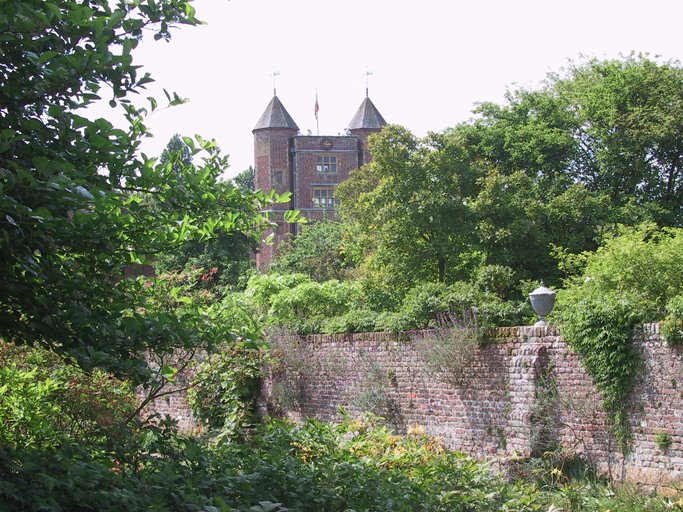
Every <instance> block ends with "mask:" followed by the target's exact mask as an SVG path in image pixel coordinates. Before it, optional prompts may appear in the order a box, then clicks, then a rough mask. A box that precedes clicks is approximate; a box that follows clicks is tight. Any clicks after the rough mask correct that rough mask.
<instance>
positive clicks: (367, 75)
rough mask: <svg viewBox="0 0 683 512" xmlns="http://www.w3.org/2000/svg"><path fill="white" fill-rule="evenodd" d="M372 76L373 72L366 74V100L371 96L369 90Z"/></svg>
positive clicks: (368, 71)
mask: <svg viewBox="0 0 683 512" xmlns="http://www.w3.org/2000/svg"><path fill="white" fill-rule="evenodd" d="M370 75H372V71H370V70H367V71H366V72H365V97H366V98H367V97H368V96H369V94H368V90H369V88H370Z"/></svg>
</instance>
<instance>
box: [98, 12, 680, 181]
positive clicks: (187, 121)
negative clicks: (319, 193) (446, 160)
mask: <svg viewBox="0 0 683 512" xmlns="http://www.w3.org/2000/svg"><path fill="white" fill-rule="evenodd" d="M193 5H194V6H195V8H196V10H197V15H198V17H199V18H200V19H202V20H204V21H206V22H207V25H205V26H200V27H182V28H181V29H179V30H176V31H175V32H174V35H173V39H172V41H171V42H170V43H165V42H163V41H158V42H154V41H153V40H152V38H151V37H150V38H149V41H146V42H145V43H143V44H142V45H141V46H140V47H138V49H137V50H135V51H134V63H136V64H140V65H142V66H143V69H144V70H145V71H148V72H150V73H151V74H152V77H153V78H154V79H155V80H156V83H155V84H152V85H151V86H150V87H148V93H152V94H153V95H154V96H156V97H157V98H158V99H159V103H160V104H161V103H162V98H163V93H162V92H161V88H162V87H163V88H166V89H167V90H169V91H175V92H177V93H178V94H179V95H180V96H182V97H185V98H189V99H190V101H189V103H187V104H185V105H182V106H178V107H173V108H170V109H167V110H164V111H160V112H157V113H155V114H154V115H153V116H151V117H150V118H149V120H148V124H149V126H150V127H151V129H152V131H153V133H154V138H151V139H148V140H146V141H145V143H144V144H143V151H144V152H145V153H147V154H148V155H149V156H155V155H158V154H160V153H161V151H162V150H163V148H164V147H165V145H166V143H167V142H168V140H169V139H170V137H171V136H172V135H173V134H174V133H176V132H178V133H180V134H182V135H194V134H196V133H199V134H200V135H202V136H203V137H205V138H215V139H216V140H217V141H218V144H219V146H220V147H221V149H222V150H223V152H224V153H227V154H229V155H230V170H229V172H228V175H229V176H232V175H234V174H237V173H238V172H240V171H242V170H244V169H246V168H247V167H248V166H249V165H252V164H253V145H252V133H251V130H252V129H253V127H254V125H255V124H256V122H257V121H258V119H259V117H260V115H261V113H262V112H263V110H264V109H265V107H266V105H267V104H268V102H269V101H270V99H271V97H272V94H273V77H272V73H273V71H279V73H280V75H279V76H278V77H277V79H276V80H277V93H278V97H279V98H280V99H281V100H282V102H283V104H284V105H285V107H286V108H287V110H288V111H289V113H290V114H291V115H292V117H293V118H294V120H295V121H296V122H297V124H298V125H299V128H300V130H301V132H302V133H303V134H306V133H307V130H308V129H310V130H311V131H312V132H313V133H315V132H316V127H315V117H314V113H313V108H314V104H315V91H316V89H317V91H318V100H319V104H320V113H319V117H320V133H321V135H322V134H326V135H336V134H337V133H340V134H343V133H344V129H345V128H346V126H347V124H348V122H349V121H350V120H351V118H352V117H353V114H354V113H355V111H356V109H357V108H358V106H359V105H360V103H361V101H362V100H363V97H364V95H365V73H366V71H367V70H370V71H372V72H373V75H372V76H370V97H371V99H372V100H373V102H374V103H375V105H376V106H377V108H378V109H379V111H380V112H381V113H382V115H383V116H384V118H385V119H386V120H387V121H388V122H390V123H397V124H401V125H404V126H406V127H407V128H408V129H410V130H411V131H412V132H413V133H415V134H416V135H418V136H423V135H425V134H426V133H427V131H440V130H443V129H444V128H447V127H450V126H453V125H455V124H456V123H458V122H461V121H465V120H467V119H469V118H470V117H471V110H472V108H473V107H474V104H475V103H476V102H480V101H489V100H490V101H496V102H501V101H503V95H504V94H505V91H506V88H508V87H513V86H514V84H518V85H525V86H535V85H537V84H538V83H539V82H540V81H542V80H543V79H544V78H545V75H546V73H547V72H549V71H558V70H559V69H560V68H561V67H562V66H563V65H565V64H566V63H567V61H568V59H577V58H578V57H579V56H580V54H584V55H588V56H595V57H599V58H603V57H615V56H617V55H618V54H619V53H623V54H628V53H630V52H631V51H635V52H647V53H650V55H651V56H655V55H661V56H662V58H663V59H665V60H670V59H672V60H683V38H682V37H681V22H682V21H683V2H681V1H679V0H649V1H645V0H643V1H633V0H621V1H618V0H572V1H567V0H561V1H560V0H556V1H552V0H514V1H511V0H479V1H477V0H469V1H458V0H411V1H407V0H288V1H283V0H230V1H228V0H196V1H195V2H194V4H193ZM148 95H150V94H144V96H148ZM108 99H109V98H106V100H108ZM94 111H95V112H96V113H97V115H100V116H105V117H112V114H111V110H110V109H109V108H106V109H104V108H98V109H95V110H94Z"/></svg>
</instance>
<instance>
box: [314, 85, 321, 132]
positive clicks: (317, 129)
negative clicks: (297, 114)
mask: <svg viewBox="0 0 683 512" xmlns="http://www.w3.org/2000/svg"><path fill="white" fill-rule="evenodd" d="M318 110H320V108H319V107H318V89H316V90H315V131H316V134H317V135H318V137H319V136H320V121H319V120H318Z"/></svg>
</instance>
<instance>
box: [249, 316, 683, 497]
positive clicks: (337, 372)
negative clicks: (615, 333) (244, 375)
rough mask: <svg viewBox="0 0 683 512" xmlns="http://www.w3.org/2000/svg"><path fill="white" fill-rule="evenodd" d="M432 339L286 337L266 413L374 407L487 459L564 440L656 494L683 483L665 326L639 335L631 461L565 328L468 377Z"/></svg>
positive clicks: (503, 334)
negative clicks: (665, 442)
mask: <svg viewBox="0 0 683 512" xmlns="http://www.w3.org/2000/svg"><path fill="white" fill-rule="evenodd" d="M430 336H431V335H430V333H428V332H427V333H415V334H413V335H412V336H410V337H409V339H403V340H398V339H397V338H396V337H395V336H394V335H391V334H388V333H366V334H353V335H344V334H338V335H329V336H323V335H316V336H309V337H307V338H303V339H301V340H300V341H299V340H298V339H296V338H289V339H284V340H280V342H279V344H280V347H281V350H282V354H283V355H284V363H283V364H281V365H280V366H279V367H276V368H274V369H273V370H272V371H271V375H270V377H269V378H268V379H266V382H265V384H264V388H263V394H262V397H261V399H260V405H259V406H260V409H261V412H263V413H267V414H271V415H277V414H280V413H284V414H285V415H287V416H290V417H293V418H296V419H302V418H304V417H317V418H321V419H325V420H334V419H337V418H339V414H340V412H339V408H340V407H344V408H346V409H347V410H349V411H350V412H351V413H357V412H359V411H360V409H361V408H368V407H371V408H373V409H374V410H375V411H376V412H377V413H379V414H381V415H384V416H385V417H387V418H388V419H389V420H390V421H391V422H392V423H393V424H394V425H395V426H396V427H397V428H398V429H399V430H401V429H405V428H407V427H409V426H410V425H412V424H414V423H419V424H420V425H422V426H423V427H425V428H426V430H427V431H428V432H430V433H431V434H434V435H438V436H441V437H442V438H443V439H444V441H445V442H446V444H447V445H448V446H450V447H451V448H456V449H460V450H463V451H465V452H468V453H470V454H472V455H474V456H476V457H479V458H489V459H490V458H494V457H496V458H498V457H507V456H510V455H513V454H515V453H516V454H521V455H529V454H531V453H532V452H534V451H539V450H542V449H543V448H544V447H545V446H546V444H548V442H549V441H557V442H559V443H561V445H562V446H565V447H568V448H573V449H575V450H576V451H577V452H580V453H582V454H584V456H585V457H586V458H587V459H588V460H589V461H591V462H592V463H594V464H595V465H596V466H597V467H598V468H599V469H600V470H601V471H604V472H610V473H611V474H612V476H613V477H615V478H625V479H627V480H630V481H634V482H638V483H641V484H645V485H649V486H653V487H674V486H676V485H677V483H679V484H680V483H683V432H682V429H683V352H682V351H681V350H680V349H675V348H671V347H669V346H667V345H666V343H664V342H663V340H661V338H660V337H659V334H658V330H657V326H656V325H646V326H643V327H640V328H638V329H637V331H636V333H635V343H636V345H637V346H638V347H639V350H640V352H641V354H642V357H643V361H644V363H643V370H642V373H641V376H640V378H639V380H638V382H637V385H636V389H635V392H634V393H633V396H632V399H631V402H630V403H629V404H628V410H629V415H630V418H631V421H632V424H633V427H634V441H633V445H632V447H633V449H632V452H631V453H630V454H629V455H628V456H627V457H626V458H625V459H624V458H622V457H621V456H620V455H619V451H618V449H617V448H616V444H615V442H614V439H613V438H612V436H611V435H610V434H609V426H608V422H607V418H606V417H605V414H604V413H603V412H602V410H601V406H600V397H599V393H598V392H597V390H596V388H595V387H594V386H593V384H592V382H591V379H590V377H589V376H588V375H587V374H586V372H585V371H584V370H583V369H582V368H581V365H580V364H579V361H578V359H577V356H576V355H575V354H574V353H573V352H572V351H571V349H569V347H568V346H567V345H566V344H565V343H564V342H563V341H562V340H561V338H560V337H559V336H558V333H557V332H556V331H555V330H554V329H552V328H535V327H518V328H501V329H497V330H496V331H494V333H493V342H492V343H488V344H486V345H484V346H481V347H478V348H477V349H476V352H475V353H474V355H473V358H472V359H471V360H469V361H466V362H465V364H464V365H463V367H462V368H460V369H458V368H457V365H453V367H452V370H453V372H454V373H457V374H456V375H454V374H448V372H446V371H438V370H435V368H434V366H433V364H430V363H428V362H426V361H427V360H428V359H429V358H430V356H429V350H428V347H427V346H426V344H429V343H432V342H433V339H430ZM549 393H550V395H549ZM555 393H556V394H555ZM548 396H552V400H550V402H551V406H548V405H547V402H548V400H544V398H547V397H548ZM659 433H666V434H668V435H670V436H671V440H672V442H671V446H670V447H669V448H668V449H667V450H663V449H662V448H660V447H658V446H657V444H656V442H655V439H656V437H657V435H658V434H659Z"/></svg>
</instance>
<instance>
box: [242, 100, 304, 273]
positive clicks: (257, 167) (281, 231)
mask: <svg viewBox="0 0 683 512" xmlns="http://www.w3.org/2000/svg"><path fill="white" fill-rule="evenodd" d="M298 131H299V127H298V126H297V125H296V123H295V122H294V119H293V118H292V116H290V115H289V112H287V109H285V107H284V105H283V104H282V102H281V101H280V99H279V98H278V97H277V96H276V95H274V96H273V99H272V100H270V103H268V106H267V107H266V110H265V111H264V112H263V114H262V115H261V118H260V119H259V120H258V122H257V123H256V126H255V127H254V129H253V130H252V133H253V134H254V184H255V186H256V188H257V189H261V190H263V191H264V192H269V191H271V190H273V189H275V190H276V191H277V192H278V194H282V193H284V192H291V191H292V181H293V169H292V161H291V158H290V148H291V147H292V141H293V140H294V137H296V134H297V133H298ZM289 208H291V204H280V205H275V207H274V208H273V209H272V210H271V212H272V213H273V214H274V216H275V219H274V220H275V221H276V222H277V228H276V229H275V244H277V242H279V241H280V240H281V239H283V238H284V237H286V236H287V234H288V233H289V230H290V227H289V225H287V224H285V222H284V214H285V212H286V211H287V210H288V209H289ZM273 250H274V245H271V246H263V247H261V249H260V251H259V253H258V254H257V255H256V265H257V266H258V267H259V268H260V269H261V270H266V269H267V268H268V267H269V266H270V262H271V260H272V257H273Z"/></svg>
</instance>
